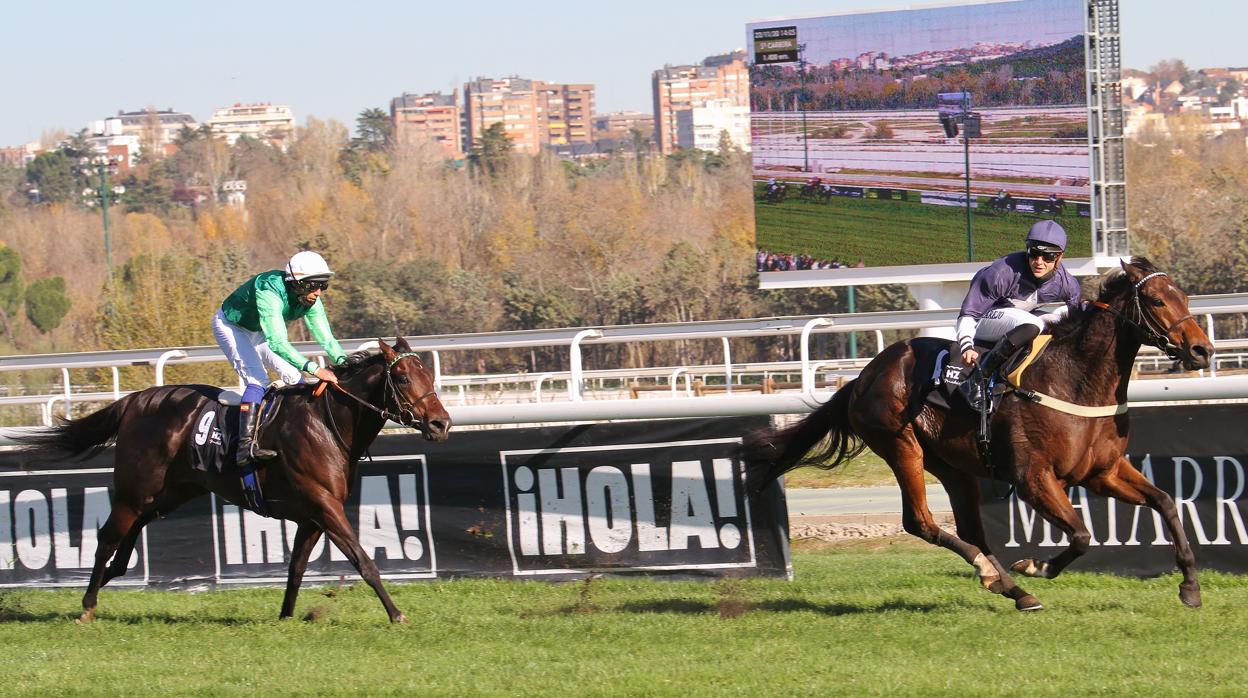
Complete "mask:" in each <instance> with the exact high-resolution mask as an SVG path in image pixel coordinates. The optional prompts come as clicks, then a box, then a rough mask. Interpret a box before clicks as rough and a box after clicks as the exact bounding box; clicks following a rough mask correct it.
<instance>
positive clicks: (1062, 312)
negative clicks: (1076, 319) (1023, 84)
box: [1039, 304, 1070, 327]
mask: <svg viewBox="0 0 1248 698" xmlns="http://www.w3.org/2000/svg"><path fill="white" fill-rule="evenodd" d="M1069 314H1070V306H1069V305H1066V304H1062V306H1061V307H1059V308H1058V309H1057V310H1054V311H1053V312H1051V313H1042V314H1040V316H1039V317H1040V319H1041V320H1044V324H1045V326H1046V327H1047V326H1049V325H1053V324H1056V323H1057V322H1058V321H1060V320H1061V319H1062V318H1064V317H1066V316H1067V315H1069Z"/></svg>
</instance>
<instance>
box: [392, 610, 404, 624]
mask: <svg viewBox="0 0 1248 698" xmlns="http://www.w3.org/2000/svg"><path fill="white" fill-rule="evenodd" d="M390 622H391V623H394V624H396V625H407V616H405V615H403V614H402V613H400V614H399V615H397V616H395V617H393V618H391V619H390Z"/></svg>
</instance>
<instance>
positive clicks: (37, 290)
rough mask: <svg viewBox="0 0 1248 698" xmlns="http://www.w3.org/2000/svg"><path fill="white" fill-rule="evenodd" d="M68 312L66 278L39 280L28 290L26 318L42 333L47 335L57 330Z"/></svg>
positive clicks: (57, 277) (55, 277)
mask: <svg viewBox="0 0 1248 698" xmlns="http://www.w3.org/2000/svg"><path fill="white" fill-rule="evenodd" d="M68 312H69V298H67V297H66V296H65V279H64V277H60V276H53V277H50V278H46V279H39V280H38V281H35V282H34V283H32V284H31V285H30V288H28V289H26V318H27V319H28V320H30V324H32V325H34V326H35V329H37V330H39V331H40V332H42V333H44V334H47V333H49V332H51V331H52V330H55V329H56V328H57V327H59V326H60V324H61V320H64V319H65V314H66V313H68Z"/></svg>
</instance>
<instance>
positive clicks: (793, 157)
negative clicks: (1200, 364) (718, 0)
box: [746, 0, 1092, 285]
mask: <svg viewBox="0 0 1248 698" xmlns="http://www.w3.org/2000/svg"><path fill="white" fill-rule="evenodd" d="M1086 22H1087V10H1086V0H1009V1H1004V2H980V3H975V4H966V5H953V6H942V7H932V8H923V9H905V10H897V11H889V12H872V13H859V14H844V15H833V16H827V17H813V18H802V19H788V20H784V19H782V20H772V21H764V22H753V23H750V24H749V25H747V29H746V36H747V40H748V42H749V53H750V55H751V56H752V59H753V60H752V64H751V67H750V111H751V131H752V135H751V146H752V156H753V191H754V201H755V221H756V244H757V254H756V264H757V268H758V271H759V272H760V273H761V278H762V279H763V280H764V285H766V284H765V282H766V280H767V278H769V277H770V278H772V279H775V278H777V277H775V276H774V273H776V272H792V271H807V270H816V271H819V272H821V273H820V274H817V275H810V274H807V275H806V276H807V277H810V278H814V277H818V278H819V279H820V280H821V281H820V282H819V283H832V284H835V283H837V277H838V275H840V276H843V277H844V278H845V279H848V281H846V283H855V282H856V283H863V282H864V280H865V279H866V278H867V277H869V276H872V274H871V273H870V272H863V271H854V270H861V269H864V268H867V269H871V268H890V267H892V268H895V267H902V266H910V265H939V264H946V265H948V264H953V263H963V264H965V263H968V262H986V261H990V260H992V259H995V258H997V257H999V256H1001V255H1004V254H1007V253H1009V252H1014V251H1018V250H1020V249H1021V248H1022V240H1023V237H1024V235H1025V233H1026V231H1027V229H1028V228H1029V227H1030V226H1031V225H1032V224H1033V223H1035V222H1036V221H1038V220H1042V219H1046V218H1048V219H1054V220H1057V221H1058V222H1059V223H1060V224H1061V225H1062V227H1064V228H1065V229H1066V232H1067V235H1068V238H1069V246H1068V248H1067V254H1066V256H1067V258H1078V257H1089V256H1091V254H1092V215H1091V195H1092V187H1091V185H1090V182H1089V178H1090V176H1091V172H1092V168H1091V160H1090V146H1089V138H1088V124H1089V109H1088V79H1087V67H1086V58H1085V55H1086V48H1085V43H1086V37H1085V31H1086V28H1085V27H1086ZM842 270H845V271H842ZM880 271H884V270H883V269H880ZM893 271H894V272H896V271H898V270H896V269H894V270H893ZM885 276H887V277H888V278H889V279H892V280H897V279H898V277H899V275H898V274H892V275H885ZM882 278H883V277H882ZM877 282H878V281H877ZM868 283H869V282H868ZM812 285H813V284H812Z"/></svg>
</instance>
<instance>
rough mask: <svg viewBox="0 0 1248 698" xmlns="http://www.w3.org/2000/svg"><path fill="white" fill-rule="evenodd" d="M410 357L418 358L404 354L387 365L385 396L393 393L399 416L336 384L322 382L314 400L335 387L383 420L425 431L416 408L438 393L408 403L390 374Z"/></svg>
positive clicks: (344, 444) (334, 425)
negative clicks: (418, 419)
mask: <svg viewBox="0 0 1248 698" xmlns="http://www.w3.org/2000/svg"><path fill="white" fill-rule="evenodd" d="M409 356H416V353H415V352H404V353H401V354H398V355H396V356H395V357H394V358H393V359H391V360H390V361H389V362H388V363H387V364H386V388H385V395H386V396H387V397H388V396H389V395H390V394H391V393H393V394H394V402H395V404H397V405H398V406H399V411H398V413H397V414H396V413H394V412H391V411H390V410H389V409H387V408H386V407H384V406H382V407H378V406H377V405H374V404H373V403H371V402H369V401H368V400H365V399H363V398H360V397H357V396H356V395H355V394H353V393H351V392H350V391H349V390H347V389H346V388H344V387H342V386H341V385H339V384H338V383H336V382H330V381H321V382H320V384H319V385H317V386H316V387H315V388H313V389H312V397H314V398H317V397H320V396H321V395H322V394H323V393H324V392H325V390H326V388H327V387H333V389H334V390H335V391H337V392H338V394H339V395H345V396H346V397H349V398H351V399H352V400H354V401H355V402H356V403H358V404H359V405H360V406H361V407H364V408H367V409H369V410H372V411H373V412H375V413H377V414H378V415H380V416H381V418H382V419H385V420H389V421H392V422H398V423H399V424H402V425H403V426H405V427H409V428H411V429H415V430H416V431H424V430H423V429H421V427H420V423H419V422H417V420H416V406H417V405H419V404H420V403H422V402H424V401H425V400H427V399H428V398H430V397H432V396H433V395H435V394H436V391H434V390H430V391H429V392H427V393H425V394H424V395H421V396H420V397H418V398H416V399H415V400H412V401H410V402H406V401H404V400H403V398H402V394H401V393H399V391H398V388H395V387H394V377H393V376H392V375H391V373H390V370H391V369H392V368H394V365H395V364H397V363H398V362H399V361H400V360H402V359H404V358H406V357H409ZM323 404H324V405H325V416H326V419H327V420H328V421H329V427H330V429H331V430H332V431H333V432H334V437H335V438H336V439H338V443H339V445H341V446H342V447H343V449H344V450H346V451H347V452H348V453H349V452H350V450H351V449H350V448H349V447H348V446H347V442H346V440H345V439H343V438H342V433H341V432H340V431H339V430H338V424H337V422H336V421H335V420H334V413H333V411H331V410H330V409H329V403H328V402H324V401H323Z"/></svg>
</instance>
